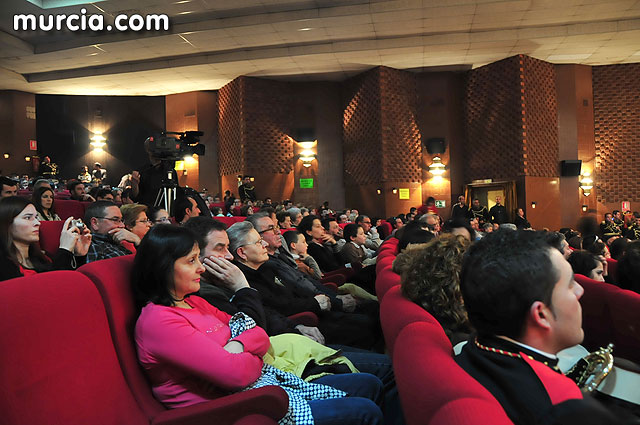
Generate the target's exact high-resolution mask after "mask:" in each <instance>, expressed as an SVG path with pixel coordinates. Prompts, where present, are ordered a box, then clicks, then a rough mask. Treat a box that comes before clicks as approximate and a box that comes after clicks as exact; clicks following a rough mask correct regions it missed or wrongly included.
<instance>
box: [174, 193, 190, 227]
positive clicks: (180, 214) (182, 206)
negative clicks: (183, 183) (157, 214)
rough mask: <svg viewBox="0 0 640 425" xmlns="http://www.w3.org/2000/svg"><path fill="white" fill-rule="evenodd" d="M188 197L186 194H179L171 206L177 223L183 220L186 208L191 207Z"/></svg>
mask: <svg viewBox="0 0 640 425" xmlns="http://www.w3.org/2000/svg"><path fill="white" fill-rule="evenodd" d="M190 199H191V198H190V197H188V196H181V197H180V198H178V199H177V200H176V203H175V204H174V207H173V211H174V217H175V218H176V221H177V222H178V223H180V222H181V221H182V220H184V216H185V215H187V212H186V209H187V208H189V209H192V208H193V204H192V203H191V201H190Z"/></svg>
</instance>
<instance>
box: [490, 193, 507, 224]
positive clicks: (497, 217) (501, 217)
mask: <svg viewBox="0 0 640 425" xmlns="http://www.w3.org/2000/svg"><path fill="white" fill-rule="evenodd" d="M500 202H502V197H501V196H496V204H495V205H494V206H492V207H491V209H490V210H489V215H490V216H491V221H492V222H493V223H498V224H502V223H506V222H508V221H509V217H508V216H507V209H506V208H505V207H504V205H502V204H501V203H500Z"/></svg>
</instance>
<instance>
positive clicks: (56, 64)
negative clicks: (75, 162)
mask: <svg viewBox="0 0 640 425" xmlns="http://www.w3.org/2000/svg"><path fill="white" fill-rule="evenodd" d="M72 2H73V1H72V0H32V1H31V2H29V1H27V0H2V2H1V4H0V11H1V13H0V90H22V91H27V92H32V93H48V94H70V95H73V94H77V95H165V94H171V93H179V92H187V91H194V90H214V89H218V88H220V87H222V86H224V85H225V84H227V83H228V82H229V81H231V80H233V79H234V78H236V77H238V76H240V75H248V76H257V77H268V78H278V79H284V80H288V81H314V80H325V81H326V80H333V81H340V80H344V79H345V78H348V77H350V76H352V75H355V74H357V73H360V72H362V71H365V70H367V69H370V68H372V67H375V66H378V65H384V66H389V67H392V68H397V69H406V70H410V71H439V70H466V69H472V68H476V67H479V66H482V65H485V64H487V63H491V62H495V61H497V60H500V59H503V58H506V57H509V56H513V55H516V54H520V53H522V54H526V55H529V56H532V57H534V58H537V59H542V60H545V61H548V62H552V63H556V64H563V63H578V64H587V65H603V64H617V63H630V62H640V0H613V1H603V0H506V1H495V0H489V1H485V0H391V1H376V0H372V1H361V0H342V1H339V0H177V1H176V0H174V1H167V0H105V1H97V2H94V3H89V4H85V5H84V6H80V5H78V6H61V5H64V4H70V3H72ZM34 3H35V4H34ZM36 4H37V5H36ZM39 5H40V6H42V7H44V8H42V7H40V6H39ZM81 7H85V8H86V9H87V12H86V15H92V14H100V15H101V16H103V17H104V21H105V25H106V24H113V21H114V17H116V16H118V15H120V14H126V15H128V16H131V15H133V14H140V15H147V14H166V15H167V16H168V17H169V22H170V27H169V30H168V31H146V32H132V31H128V32H115V31H111V32H108V31H101V32H92V31H84V32H82V31H79V32H70V31H48V32H44V31H14V28H13V18H14V15H16V14H34V15H40V14H45V15H46V14H65V15H69V14H72V13H78V14H79V13H80V9H81Z"/></svg>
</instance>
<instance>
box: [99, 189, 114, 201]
mask: <svg viewBox="0 0 640 425" xmlns="http://www.w3.org/2000/svg"><path fill="white" fill-rule="evenodd" d="M107 195H113V193H111V191H110V190H109V189H100V190H98V192H96V199H98V198H104V197H105V196H107Z"/></svg>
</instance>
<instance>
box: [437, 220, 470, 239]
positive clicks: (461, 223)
mask: <svg viewBox="0 0 640 425" xmlns="http://www.w3.org/2000/svg"><path fill="white" fill-rule="evenodd" d="M460 228H464V229H467V232H469V237H470V238H471V239H470V240H472V241H474V240H475V239H476V231H475V230H473V228H472V227H471V224H470V223H469V220H465V219H463V218H453V219H451V220H447V221H445V223H444V226H442V232H443V233H451V232H453V229H460Z"/></svg>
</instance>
